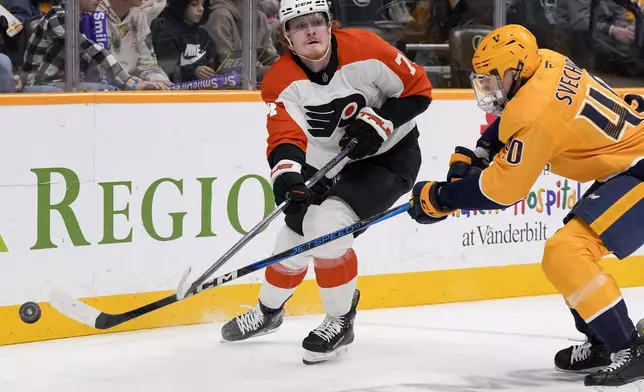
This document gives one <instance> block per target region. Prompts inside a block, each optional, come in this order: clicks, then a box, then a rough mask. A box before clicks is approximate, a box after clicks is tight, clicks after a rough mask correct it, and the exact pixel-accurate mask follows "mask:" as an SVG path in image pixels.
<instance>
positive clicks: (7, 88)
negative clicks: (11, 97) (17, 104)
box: [0, 53, 22, 94]
mask: <svg viewBox="0 0 644 392" xmlns="http://www.w3.org/2000/svg"><path fill="white" fill-rule="evenodd" d="M16 90H22V81H21V80H20V76H18V75H14V74H13V66H12V65H11V60H10V59H9V56H7V55H6V54H3V53H0V93H3V94H4V93H13V92H15V91H16Z"/></svg>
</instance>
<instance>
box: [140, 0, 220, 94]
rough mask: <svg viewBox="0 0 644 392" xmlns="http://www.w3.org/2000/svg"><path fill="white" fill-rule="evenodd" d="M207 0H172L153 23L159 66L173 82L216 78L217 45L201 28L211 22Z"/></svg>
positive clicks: (153, 41) (154, 43)
mask: <svg viewBox="0 0 644 392" xmlns="http://www.w3.org/2000/svg"><path fill="white" fill-rule="evenodd" d="M208 5H209V4H208V3H204V0H170V2H169V3H168V7H167V8H166V9H165V10H164V11H163V12H162V13H161V15H159V17H158V18H157V19H156V20H155V21H154V22H152V43H153V45H154V48H155V50H156V52H157V56H158V58H159V65H161V68H163V70H164V71H165V73H166V74H167V75H168V76H169V77H170V80H171V81H172V82H173V83H181V82H188V81H191V80H196V79H205V78H210V77H213V76H215V44H214V43H213V42H212V39H211V38H210V36H209V35H208V33H207V32H206V31H205V30H204V29H202V28H200V27H199V26H200V25H202V24H204V23H205V22H206V20H208V14H207V13H206V12H204V11H205V10H206V9H207V8H208Z"/></svg>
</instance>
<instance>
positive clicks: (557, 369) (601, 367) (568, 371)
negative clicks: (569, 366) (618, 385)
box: [555, 366, 605, 376]
mask: <svg viewBox="0 0 644 392" xmlns="http://www.w3.org/2000/svg"><path fill="white" fill-rule="evenodd" d="M604 367H605V366H598V367H594V368H589V369H584V370H566V369H561V368H558V367H557V366H555V370H556V371H558V372H561V373H566V374H579V375H581V376H583V375H586V374H590V373H595V372H596V371H599V370H601V369H603V368H604Z"/></svg>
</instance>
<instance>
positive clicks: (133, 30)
mask: <svg viewBox="0 0 644 392" xmlns="http://www.w3.org/2000/svg"><path fill="white" fill-rule="evenodd" d="M99 1H100V4H99V9H100V10H102V11H105V12H107V15H108V16H107V24H108V35H109V41H110V48H109V51H110V53H111V54H112V55H114V57H115V58H116V59H117V60H118V62H119V63H120V64H121V66H122V67H123V68H124V69H125V70H126V71H127V72H128V73H129V74H131V75H133V76H136V77H139V78H141V79H142V80H145V81H148V82H154V83H153V84H154V86H155V87H156V88H159V89H167V86H168V85H170V79H168V76H167V75H166V74H165V72H163V70H162V69H161V67H160V66H159V65H158V64H157V59H156V55H155V53H154V49H153V46H152V35H151V32H150V27H149V25H148V21H147V17H146V16H145V13H144V12H143V11H141V10H140V9H139V8H138V6H140V5H141V0H99Z"/></svg>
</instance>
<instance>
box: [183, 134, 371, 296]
mask: <svg viewBox="0 0 644 392" xmlns="http://www.w3.org/2000/svg"><path fill="white" fill-rule="evenodd" d="M357 144H358V139H351V141H350V142H349V143H348V144H347V145H346V146H345V147H344V148H343V149H342V150H340V152H339V153H338V155H336V156H335V157H334V158H333V159H331V160H330V161H329V163H327V164H326V165H324V167H323V168H322V169H320V170H318V171H317V172H316V173H315V174H314V175H313V176H312V177H311V178H310V179H309V180H308V181H307V182H306V186H307V187H308V188H310V187H312V186H313V184H315V183H316V182H318V181H320V179H321V178H322V177H324V176H325V175H326V174H327V173H328V172H329V171H330V170H331V169H333V168H334V167H335V166H336V165H337V164H338V163H340V162H341V161H342V160H343V159H344V158H345V157H346V156H347V154H349V153H350V152H351V150H353V148H354V147H355V146H356V145H357ZM288 203H290V198H288V197H287V198H286V200H285V201H284V202H283V203H282V204H280V205H279V206H278V207H277V208H275V209H274V210H273V211H272V212H271V213H270V214H268V215H267V216H266V217H265V218H264V219H262V221H261V222H259V223H258V224H256V225H255V227H253V228H252V229H250V231H249V232H248V233H246V235H245V236H243V237H242V238H241V239H240V240H239V241H237V243H236V244H235V245H233V247H232V248H230V250H228V252H226V253H224V255H223V256H221V257H220V258H219V260H217V261H216V262H215V264H213V265H212V266H210V268H208V269H207V270H206V272H204V273H203V274H202V275H201V276H200V277H199V278H197V280H195V281H194V282H192V284H191V285H190V287H188V288H186V286H187V285H188V276H189V275H190V271H191V267H188V269H187V270H186V271H185V272H184V274H183V276H182V277H181V281H180V282H179V284H178V285H177V298H178V299H183V298H185V297H186V296H188V295H190V294H193V293H194V292H195V290H196V289H197V287H199V286H200V285H201V284H202V283H203V282H205V281H206V279H208V278H209V277H210V276H211V275H212V274H214V273H215V271H217V270H218V269H219V268H220V267H221V266H222V265H224V264H225V263H226V262H227V261H228V260H229V259H230V258H231V257H233V256H234V255H235V253H237V252H239V250H240V249H241V248H243V247H244V246H245V245H246V244H247V243H248V242H249V241H250V240H252V239H253V238H254V237H255V236H256V235H257V234H259V232H260V231H261V230H262V229H263V228H264V227H265V226H267V225H268V224H269V223H271V222H272V221H273V220H274V219H275V218H277V216H278V215H279V213H280V212H282V210H284V208H286V206H287V205H288Z"/></svg>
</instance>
